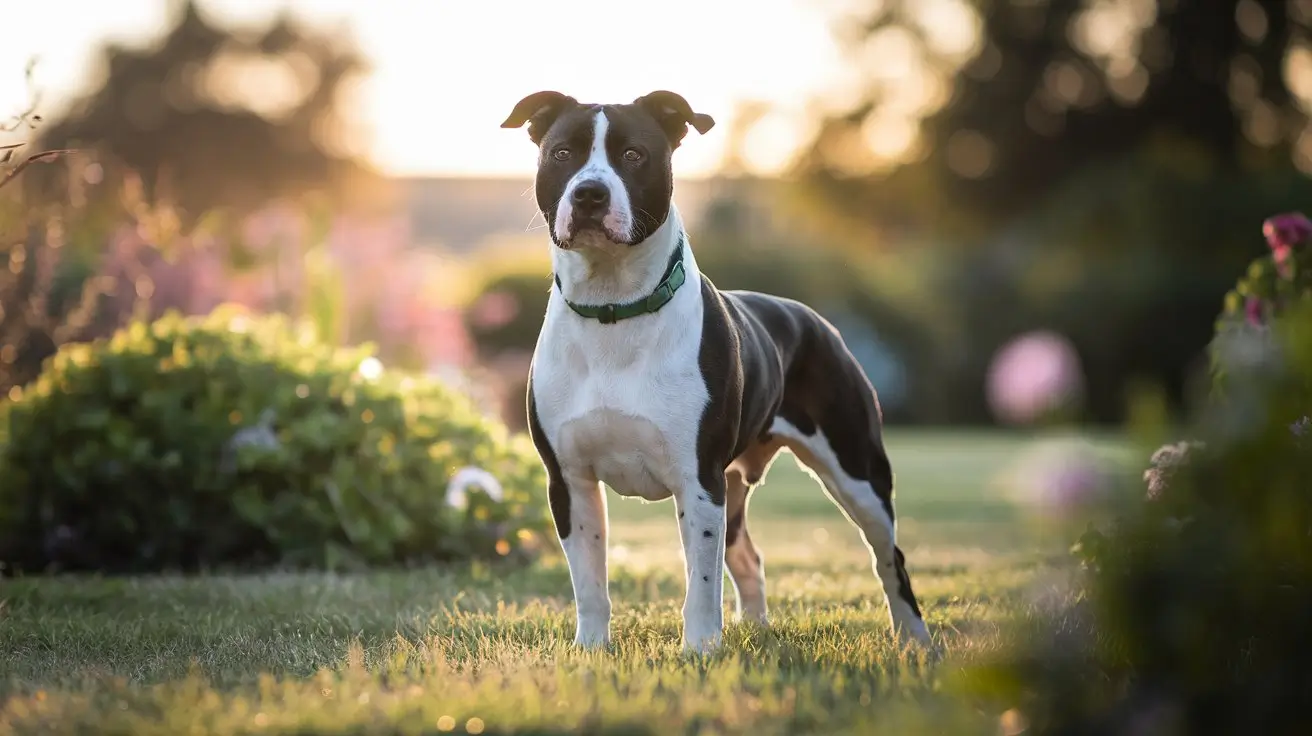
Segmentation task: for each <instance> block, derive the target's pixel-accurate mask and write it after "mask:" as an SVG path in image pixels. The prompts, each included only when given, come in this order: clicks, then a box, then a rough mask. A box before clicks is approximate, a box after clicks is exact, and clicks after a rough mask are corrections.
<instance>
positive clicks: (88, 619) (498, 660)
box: [0, 428, 1133, 736]
mask: <svg viewBox="0 0 1312 736" xmlns="http://www.w3.org/2000/svg"><path fill="white" fill-rule="evenodd" d="M889 435H890V436H889V452H890V455H891V457H892V460H893V465H894V469H895V471H896V472H897V482H898V489H897V492H898V495H897V508H898V512H899V516H900V519H899V525H900V534H901V545H902V547H903V549H904V550H905V551H906V554H907V559H908V563H909V568H910V572H911V575H912V578H913V581H914V583H915V586H916V592H917V594H918V595H919V597H920V599H921V602H922V605H923V607H924V608H925V610H926V615H927V617H928V619H929V624H930V628H931V631H933V632H934V635H935V637H936V639H937V640H938V644H939V647H938V649H939V650H940V651H941V652H946V656H947V657H948V659H947V660H946V661H947V662H948V663H949V664H935V663H933V662H932V661H931V658H930V657H928V656H926V655H923V654H908V653H906V652H902V651H899V650H898V649H897V648H896V647H894V646H893V644H892V642H891V640H890V637H889V633H888V623H887V617H886V614H885V612H884V607H883V606H884V604H883V594H882V592H881V590H880V587H879V584H878V581H877V580H876V579H875V576H874V574H873V573H872V572H871V569H870V562H869V558H868V556H867V554H866V552H865V548H864V547H863V546H862V545H861V543H860V540H859V537H858V535H857V532H856V530H855V528H853V527H851V526H850V525H849V524H848V523H847V521H846V520H845V519H844V518H843V517H842V516H841V515H840V514H839V512H838V511H837V510H836V509H835V508H834V507H833V506H832V505H831V504H830V503H829V501H828V500H827V499H826V498H825V496H824V495H823V493H822V492H821V491H820V489H819V487H818V486H816V485H815V484H814V483H813V481H811V479H810V478H809V477H808V476H806V475H804V474H803V473H802V472H801V471H799V470H798V469H797V468H796V467H795V465H794V463H793V461H792V460H791V458H788V457H783V458H781V459H780V461H779V462H778V463H777V464H776V465H775V468H774V470H773V472H772V474H771V476H770V478H769V481H768V482H767V484H766V485H765V487H763V488H761V489H759V490H758V491H757V492H756V494H755V495H754V497H753V501H752V506H751V512H752V513H751V515H750V517H749V523H750V528H751V530H752V536H753V538H754V539H755V541H756V542H757V544H758V545H759V546H760V547H761V548H762V550H763V552H764V555H765V559H766V577H767V584H768V596H769V604H770V606H771V617H772V626H771V628H769V629H768V630H762V629H758V628H754V627H749V626H744V625H738V624H731V625H730V627H729V629H728V631H727V632H726V645H725V646H724V648H723V651H722V652H720V653H717V654H715V655H712V656H709V657H698V658H689V657H684V656H682V655H681V653H680V649H679V632H680V618H679V608H680V606H681V604H682V595H683V581H682V560H681V556H680V547H679V543H678V539H677V532H676V529H675V525H674V523H673V519H672V516H673V506H672V505H671V504H669V503H663V504H643V503H641V502H638V501H628V500H620V499H617V498H615V497H614V496H611V519H612V522H613V532H612V542H611V560H612V564H611V588H610V589H611V598H612V601H613V602H614V609H615V617H614V622H613V624H612V636H613V639H614V641H615V644H614V646H613V648H612V651H609V652H604V653H580V652H575V651H572V649H571V646H570V640H571V638H572V636H573V609H572V602H571V598H570V585H569V577H568V572H567V571H566V569H565V567H564V563H563V560H562V559H558V558H553V559H550V560H547V561H545V562H543V563H541V564H539V565H536V566H534V567H532V568H530V569H527V570H514V571H504V570H499V569H497V568H489V567H486V566H475V567H473V568H465V569H461V570H457V571H450V570H425V571H416V572H383V573H372V574H364V575H323V574H310V575H290V574H276V575H264V576H250V577H208V578H193V579H185V578H139V579H88V578H53V579H44V580H43V579H35V578H29V579H20V580H8V581H0V703H2V704H0V734H8V733H76V732H81V733H87V732H96V733H123V734H190V733H225V734H226V733H303V734H308V733H370V734H377V733H442V732H454V733H480V732H481V733H487V734H496V733H541V734H549V733H561V734H563V733H579V732H582V733H606V734H620V733H626V734H627V733H631V734H676V733H737V732H751V733H753V734H758V735H762V736H763V735H765V734H776V733H820V734H842V733H871V732H880V733H907V732H912V731H914V732H933V733H953V734H957V733H982V734H983V733H988V734H992V733H997V729H998V725H997V724H998V721H997V714H996V713H986V712H980V711H977V710H976V709H974V708H972V707H969V706H968V705H967V704H963V703H960V702H959V701H955V700H953V699H951V697H950V696H949V695H948V694H946V693H945V691H944V688H943V687H942V680H943V676H944V674H946V673H945V670H950V669H952V667H953V665H952V664H951V663H952V662H955V661H958V659H957V658H960V657H966V658H969V657H971V656H975V655H977V654H979V653H981V652H983V653H987V652H988V651H989V650H990V648H992V647H995V646H996V645H997V643H998V641H999V637H998V629H999V625H1000V623H1001V622H1003V621H1004V620H1005V618H1006V617H1008V616H1009V615H1013V614H1015V613H1017V612H1018V611H1021V610H1023V609H1024V607H1026V606H1028V605H1031V603H1030V602H1029V601H1030V600H1031V599H1032V592H1033V589H1034V587H1035V585H1036V583H1037V582H1038V581H1039V580H1040V579H1041V573H1042V571H1043V569H1044V568H1045V564H1046V563H1045V560H1046V559H1050V554H1051V553H1052V552H1053V551H1055V550H1058V551H1059V550H1060V547H1058V546H1055V545H1054V544H1052V540H1048V541H1044V537H1043V535H1042V534H1041V532H1040V529H1039V528H1038V527H1037V526H1036V525H1035V524H1033V523H1031V521H1030V520H1029V517H1028V515H1027V514H1026V513H1025V512H1024V509H1022V508H1021V507H1020V506H1018V504H1017V503H1016V501H1015V500H1014V498H1013V496H1014V494H1013V493H1012V492H1011V491H1010V490H1009V489H1011V488H1014V487H1015V486H1014V482H1013V480H1012V479H1010V478H1009V476H1008V471H1009V470H1010V469H1011V468H1012V467H1013V465H1014V464H1015V463H1016V462H1017V461H1018V460H1019V459H1020V458H1021V457H1022V456H1023V454H1024V453H1025V452H1027V451H1028V450H1029V449H1030V448H1031V447H1032V445H1033V444H1034V442H1035V441H1036V440H1033V439H1025V438H1020V437H1011V436H1003V435H990V434H968V433H962V434H951V433H924V432H913V431H910V430H899V429H896V428H894V429H892V430H891V431H890V432H889ZM1095 444H1096V446H1097V447H1098V449H1099V451H1100V452H1106V453H1108V454H1109V455H1114V456H1117V457H1124V456H1125V453H1126V449H1125V448H1124V446H1123V445H1121V444H1118V443H1116V442H1114V441H1111V440H1098V441H1095ZM1131 457H1133V456H1131ZM725 595H726V605H732V598H733V594H732V588H731V587H730V586H728V584H727V581H726V594H725Z"/></svg>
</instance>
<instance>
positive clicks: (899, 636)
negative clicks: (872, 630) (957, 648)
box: [893, 619, 933, 647]
mask: <svg viewBox="0 0 1312 736" xmlns="http://www.w3.org/2000/svg"><path fill="white" fill-rule="evenodd" d="M893 638H895V639H896V640H897V642H898V644H900V645H902V646H906V645H909V644H914V645H917V646H921V647H928V646H930V645H931V644H932V643H933V639H932V638H931V637H930V635H929V628H928V627H926V626H925V622H924V621H922V620H921V619H912V620H908V621H904V622H899V623H897V624H895V625H894V626H893Z"/></svg>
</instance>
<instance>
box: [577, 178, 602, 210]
mask: <svg viewBox="0 0 1312 736" xmlns="http://www.w3.org/2000/svg"><path fill="white" fill-rule="evenodd" d="M570 201H571V202H573V204H574V208H575V209H576V210H578V211H579V212H580V213H581V214H600V213H601V212H603V211H605V209H606V208H607V207H609V206H610V189H608V188H607V187H606V185H605V184H603V183H601V182H599V181H584V182H579V185H578V186H576V187H574V193H573V194H571V195H570Z"/></svg>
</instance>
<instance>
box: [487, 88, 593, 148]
mask: <svg viewBox="0 0 1312 736" xmlns="http://www.w3.org/2000/svg"><path fill="white" fill-rule="evenodd" d="M578 102H579V101H578V100H576V99H574V98H573V97H570V96H569V95H565V94H561V93H560V92H553V91H550V90H546V91H542V92H534V93H533V94H531V95H529V96H528V97H525V98H524V99H522V100H520V101H519V102H518V103H517V104H516V105H515V109H514V110H511V111H510V117H508V118H506V121H505V122H504V123H502V124H501V127H503V128H519V127H523V125H524V123H528V137H529V140H531V141H533V142H534V143H535V144H536V143H541V142H542V137H543V136H544V135H546V134H547V129H548V128H550V127H551V124H552V123H554V122H556V118H558V117H560V114H561V113H562V112H564V111H565V110H566V109H567V108H569V107H571V106H573V105H577V104H578Z"/></svg>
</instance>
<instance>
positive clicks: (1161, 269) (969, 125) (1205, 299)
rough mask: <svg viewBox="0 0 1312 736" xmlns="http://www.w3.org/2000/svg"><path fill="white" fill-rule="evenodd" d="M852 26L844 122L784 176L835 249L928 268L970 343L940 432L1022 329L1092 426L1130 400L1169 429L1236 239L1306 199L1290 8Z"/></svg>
mask: <svg viewBox="0 0 1312 736" xmlns="http://www.w3.org/2000/svg"><path fill="white" fill-rule="evenodd" d="M862 7H863V9H862V10H861V11H860V12H859V13H858V15H857V17H856V21H857V22H854V23H852V24H850V26H848V28H849V29H850V31H849V33H848V34H847V35H846V36H845V37H844V40H845V41H846V42H848V43H850V47H851V50H852V52H853V56H854V59H855V61H856V66H857V67H858V68H859V69H860V70H861V74H860V79H859V80H858V81H859V84H858V89H859V90H860V91H861V94H860V95H859V97H860V101H859V102H858V103H857V104H855V105H853V106H851V107H850V108H849V109H846V110H843V111H841V112H840V113H838V114H834V115H832V116H831V117H829V118H828V119H826V120H825V121H823V124H822V125H821V127H820V132H819V133H818V135H817V136H816V137H815V138H814V140H813V141H812V143H811V145H810V146H809V147H808V148H807V149H806V150H805V151H804V152H803V154H802V155H801V156H800V157H799V159H798V161H797V163H796V173H797V174H799V175H800V178H801V180H802V181H803V182H804V186H805V190H806V193H807V196H806V198H805V201H806V203H807V206H808V207H810V208H812V209H813V210H817V208H818V210H817V211H818V212H819V213H820V214H821V215H822V219H826V220H828V221H831V222H836V223H843V224H844V225H845V226H848V227H851V226H852V225H853V224H854V223H855V227H856V229H857V230H859V231H862V232H861V233H860V234H859V235H858V236H857V237H853V236H852V235H850V234H849V235H848V236H846V240H848V241H849V242H853V243H856V242H862V243H867V242H871V241H872V239H871V238H870V237H869V233H870V231H874V232H876V233H878V234H879V235H880V236H881V237H879V238H877V239H875V240H874V242H881V243H895V242H898V241H907V240H912V239H913V238H914V239H915V241H916V242H925V241H927V240H928V241H932V242H934V243H936V244H940V245H943V246H945V249H944V251H945V252H944V260H945V262H946V263H945V265H944V267H943V269H942V272H943V278H942V281H941V283H940V288H941V293H942V296H943V299H944V301H945V302H948V303H951V304H952V305H953V307H954V308H955V310H954V311H955V313H956V315H957V317H958V318H959V319H960V320H961V321H962V322H963V323H970V324H971V327H970V329H963V330H962V331H961V333H960V334H961V339H962V340H963V341H964V342H965V343H966V345H967V349H966V352H967V354H968V357H967V359H966V360H965V361H964V363H963V364H962V365H963V366H964V368H963V371H964V373H962V374H960V375H958V376H956V377H955V378H954V379H953V380H955V381H956V383H957V387H956V388H947V389H945V390H948V391H955V392H957V393H958V397H959V399H960V401H959V402H958V405H959V406H961V407H962V410H963V411H964V412H967V413H968V414H970V416H968V417H957V419H958V420H961V419H963V418H964V419H970V420H975V419H985V418H986V417H987V415H986V414H985V413H984V407H983V405H982V402H981V401H980V400H979V393H980V392H979V391H978V385H979V381H978V379H979V377H980V374H981V372H982V371H983V369H984V366H986V365H987V362H988V355H989V353H990V352H991V351H992V350H993V349H994V348H996V347H997V345H998V344H1000V343H1001V342H1002V341H1003V340H1005V339H1006V338H1007V337H1008V336H1010V335H1012V334H1015V333H1016V332H1017V331H1020V330H1025V329H1032V328H1036V327H1048V328H1053V329H1058V330H1060V331H1062V332H1065V333H1066V334H1068V335H1070V336H1071V337H1072V339H1073V340H1074V341H1075V343H1076V344H1077V346H1078V348H1079V350H1080V352H1081V357H1082V360H1083V362H1084V363H1085V368H1086V370H1087V371H1088V373H1089V376H1088V378H1089V388H1090V397H1089V399H1090V403H1089V406H1090V410H1091V412H1092V415H1093V417H1094V418H1095V419H1100V420H1108V421H1115V420H1119V419H1120V418H1121V416H1122V410H1123V408H1124V398H1125V394H1126V389H1127V386H1129V385H1131V383H1132V382H1133V381H1134V380H1135V379H1136V378H1146V379H1148V380H1150V381H1153V382H1155V383H1157V384H1159V385H1163V386H1164V387H1165V388H1166V389H1167V390H1168V393H1169V395H1170V397H1171V398H1172V399H1173V400H1174V403H1175V404H1176V406H1177V407H1180V406H1181V405H1182V403H1183V401H1184V397H1185V396H1184V394H1185V385H1186V380H1187V376H1188V374H1189V371H1190V370H1191V368H1192V367H1193V366H1194V365H1195V363H1196V361H1197V360H1198V359H1199V357H1200V355H1201V352H1202V349H1203V346H1204V345H1205V344H1206V341H1207V338H1208V335H1209V329H1210V326H1211V323H1212V320H1213V318H1214V317H1215V315H1216V313H1217V311H1218V310H1219V308H1220V305H1221V304H1220V299H1221V295H1222V294H1224V292H1225V289H1226V286H1227V285H1228V282H1229V274H1232V273H1233V272H1234V271H1235V270H1236V269H1238V268H1241V267H1242V265H1243V264H1244V263H1245V262H1246V261H1247V260H1248V259H1250V258H1251V257H1252V256H1253V255H1254V254H1255V251H1256V250H1258V249H1260V247H1261V246H1260V242H1259V241H1257V240H1256V239H1254V238H1252V237H1251V233H1252V228H1253V226H1254V224H1255V223H1260V222H1261V220H1262V218H1263V217H1264V216H1265V214H1266V213H1268V212H1270V211H1273V210H1279V209H1286V208H1288V209H1293V208H1296V207H1298V206H1300V203H1301V202H1303V201H1306V199H1307V198H1309V197H1312V186H1310V185H1309V182H1308V179H1307V177H1306V175H1305V174H1306V173H1308V172H1312V126H1310V125H1309V118H1308V113H1307V111H1308V110H1312V45H1310V42H1312V27H1310V26H1309V23H1312V2H1309V0H878V1H870V2H866V3H863V4H862ZM998 300H1002V302H1005V303H1006V304H1007V305H1008V306H1007V307H1005V308H1003V307H1001V306H1000V305H999V304H998Z"/></svg>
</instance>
